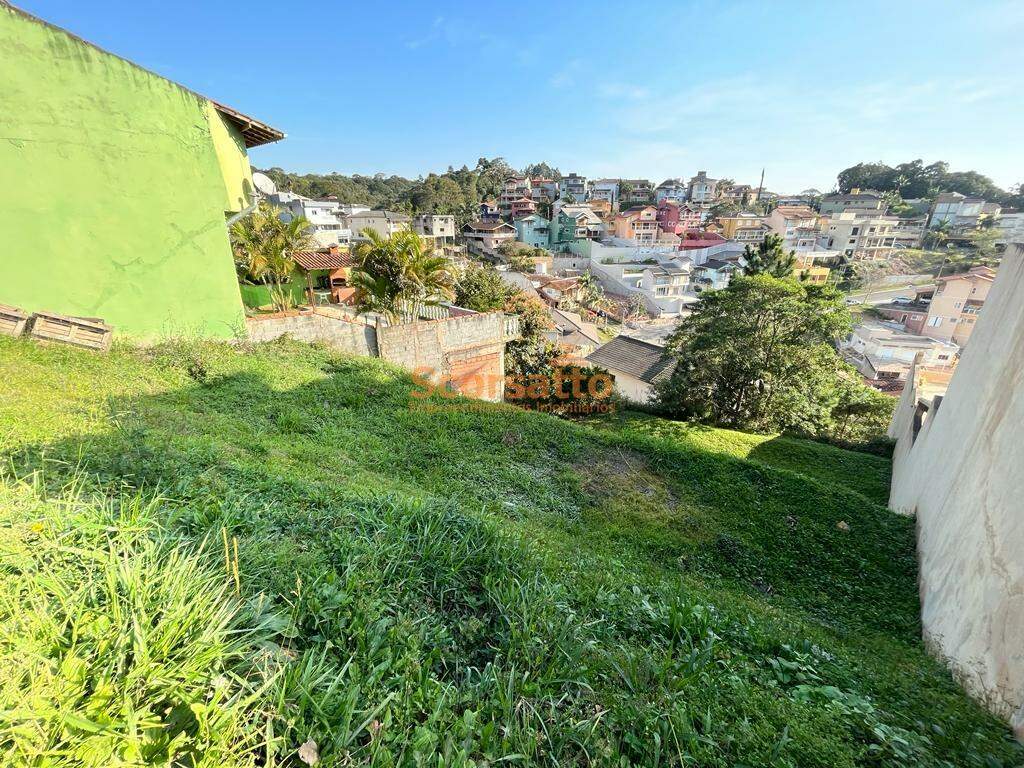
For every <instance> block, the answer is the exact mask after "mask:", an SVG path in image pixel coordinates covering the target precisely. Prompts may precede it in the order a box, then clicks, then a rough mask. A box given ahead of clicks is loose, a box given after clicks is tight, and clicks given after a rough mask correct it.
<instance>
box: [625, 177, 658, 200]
mask: <svg viewBox="0 0 1024 768" xmlns="http://www.w3.org/2000/svg"><path fill="white" fill-rule="evenodd" d="M653 199H654V185H653V184H651V182H650V181H648V180H647V179H622V180H621V181H620V182H619V206H620V207H621V206H627V207H628V206H633V205H646V204H648V203H650V202H651V201H652V200H653Z"/></svg>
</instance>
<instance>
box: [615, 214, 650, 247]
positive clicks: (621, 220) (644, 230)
mask: <svg viewBox="0 0 1024 768" xmlns="http://www.w3.org/2000/svg"><path fill="white" fill-rule="evenodd" d="M658 232H659V227H658V209H657V208H655V207H654V206H653V205H638V206H636V207H634V208H628V209H627V210H625V211H622V212H621V213H619V214H618V215H617V216H616V217H615V237H617V238H619V239H620V240H633V241H635V242H636V243H638V244H640V245H652V244H653V243H654V242H655V241H656V240H657V239H658Z"/></svg>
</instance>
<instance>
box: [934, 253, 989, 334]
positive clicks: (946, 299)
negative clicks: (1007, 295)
mask: <svg viewBox="0 0 1024 768" xmlns="http://www.w3.org/2000/svg"><path fill="white" fill-rule="evenodd" d="M995 277H996V271H995V270H994V269H992V268H991V267H973V268H972V269H971V270H970V271H968V272H962V273H960V274H957V275H946V276H944V277H940V278H939V279H938V280H936V281H935V285H934V287H931V288H925V289H918V291H917V297H918V299H920V300H928V299H930V303H929V305H928V317H927V318H926V319H925V321H924V326H923V327H922V329H921V332H922V333H924V334H925V335H926V336H931V337H932V338H935V339H943V340H946V341H952V342H953V343H954V344H959V345H960V346H961V347H963V346H966V344H967V342H968V340H969V339H970V338H971V333H972V332H973V331H974V324H975V322H976V321H977V319H978V314H979V313H980V312H981V308H982V307H983V306H984V304H985V299H986V298H988V292H989V289H991V287H992V283H993V281H994V280H995Z"/></svg>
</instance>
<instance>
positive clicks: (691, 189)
mask: <svg viewBox="0 0 1024 768" xmlns="http://www.w3.org/2000/svg"><path fill="white" fill-rule="evenodd" d="M717 198H718V179H712V178H709V177H708V172H707V171H698V172H697V175H696V176H694V177H692V178H691V179H690V182H689V184H688V185H687V192H686V199H687V200H690V201H691V202H694V203H713V202H714V201H715V200H716V199H717Z"/></svg>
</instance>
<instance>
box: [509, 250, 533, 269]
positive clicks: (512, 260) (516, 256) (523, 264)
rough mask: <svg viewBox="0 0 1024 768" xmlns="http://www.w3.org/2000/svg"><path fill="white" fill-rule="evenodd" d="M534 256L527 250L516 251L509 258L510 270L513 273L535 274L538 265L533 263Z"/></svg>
mask: <svg viewBox="0 0 1024 768" xmlns="http://www.w3.org/2000/svg"><path fill="white" fill-rule="evenodd" d="M533 256H534V254H533V252H532V251H529V250H526V249H525V248H521V249H519V250H517V251H515V252H514V253H513V254H512V256H511V257H509V260H508V266H509V269H511V270H512V271H513V272H525V273H529V272H533V271H534V269H535V268H536V265H535V264H534V261H533Z"/></svg>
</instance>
